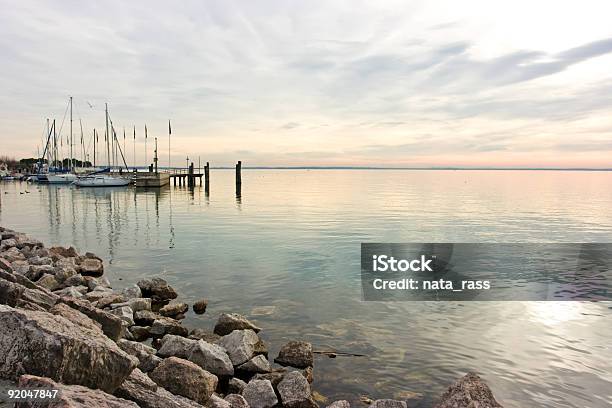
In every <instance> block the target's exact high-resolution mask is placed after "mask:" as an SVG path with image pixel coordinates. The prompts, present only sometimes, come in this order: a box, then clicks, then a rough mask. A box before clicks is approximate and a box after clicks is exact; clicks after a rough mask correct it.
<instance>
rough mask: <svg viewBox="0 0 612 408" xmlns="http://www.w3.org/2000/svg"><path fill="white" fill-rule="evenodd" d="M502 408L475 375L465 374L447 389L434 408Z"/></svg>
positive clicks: (489, 390) (486, 386)
mask: <svg viewBox="0 0 612 408" xmlns="http://www.w3.org/2000/svg"><path fill="white" fill-rule="evenodd" d="M457 407H470V408H471V407H475V408H476V407H478V408H502V406H501V405H500V404H499V402H497V401H496V400H495V397H494V396H493V392H492V391H491V389H490V388H489V386H488V385H487V384H486V383H485V382H484V381H483V380H482V379H481V378H480V377H479V376H478V375H476V374H475V373H467V374H466V375H465V376H463V377H462V378H460V379H459V380H458V381H457V382H455V383H454V384H453V385H451V386H450V387H448V389H447V390H446V392H445V393H444V394H442V397H440V401H439V402H438V403H437V404H436V405H435V406H434V408H457Z"/></svg>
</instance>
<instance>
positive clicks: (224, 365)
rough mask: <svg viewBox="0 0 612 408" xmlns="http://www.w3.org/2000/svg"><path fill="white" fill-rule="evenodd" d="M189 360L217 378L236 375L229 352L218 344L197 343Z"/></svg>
mask: <svg viewBox="0 0 612 408" xmlns="http://www.w3.org/2000/svg"><path fill="white" fill-rule="evenodd" d="M162 348H163V346H162ZM160 350H161V349H160ZM187 359H188V360H189V361H192V362H194V363H196V364H197V365H199V366H200V367H202V368H203V369H204V370H206V371H209V372H211V373H213V374H215V375H216V376H233V375H234V367H233V366H232V361H231V360H230V358H229V356H228V355H227V352H226V351H225V349H224V348H223V347H221V346H218V345H216V344H210V343H207V342H205V341H204V340H198V341H195V343H194V345H193V346H192V347H191V353H190V354H189V356H188V358H187Z"/></svg>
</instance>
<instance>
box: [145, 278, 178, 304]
mask: <svg viewBox="0 0 612 408" xmlns="http://www.w3.org/2000/svg"><path fill="white" fill-rule="evenodd" d="M137 285H138V287H139V288H140V290H141V291H142V295H143V296H144V297H156V298H157V299H160V300H169V299H176V297H177V296H178V294H177V293H176V291H175V290H174V289H173V288H172V287H171V286H170V285H168V282H166V281H165V280H164V279H162V278H151V279H142V280H140V281H138V283H137Z"/></svg>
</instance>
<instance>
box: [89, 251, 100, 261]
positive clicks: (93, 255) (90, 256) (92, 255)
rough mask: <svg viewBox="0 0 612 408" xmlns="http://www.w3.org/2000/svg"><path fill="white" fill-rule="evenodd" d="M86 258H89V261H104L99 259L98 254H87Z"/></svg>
mask: <svg viewBox="0 0 612 408" xmlns="http://www.w3.org/2000/svg"><path fill="white" fill-rule="evenodd" d="M85 258H89V259H99V260H100V261H101V260H102V258H100V257H98V256H97V255H96V254H94V253H93V252H85Z"/></svg>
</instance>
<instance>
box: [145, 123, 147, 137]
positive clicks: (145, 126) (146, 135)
mask: <svg viewBox="0 0 612 408" xmlns="http://www.w3.org/2000/svg"><path fill="white" fill-rule="evenodd" d="M146 138H147V125H145V139H146Z"/></svg>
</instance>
